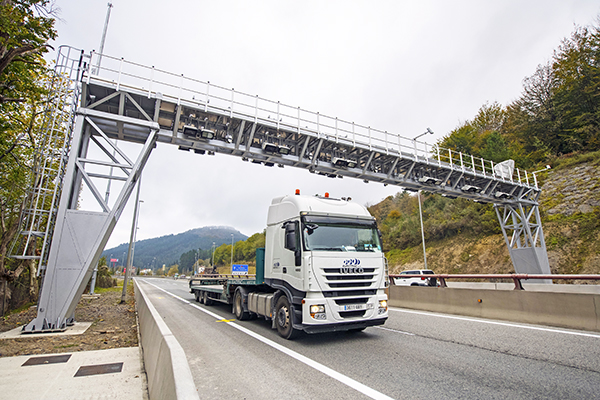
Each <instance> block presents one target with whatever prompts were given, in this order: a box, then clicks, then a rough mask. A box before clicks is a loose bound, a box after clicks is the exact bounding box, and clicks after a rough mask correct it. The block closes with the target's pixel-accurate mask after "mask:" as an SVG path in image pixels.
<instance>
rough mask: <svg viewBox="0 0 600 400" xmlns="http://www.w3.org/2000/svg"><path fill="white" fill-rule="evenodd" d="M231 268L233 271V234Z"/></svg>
mask: <svg viewBox="0 0 600 400" xmlns="http://www.w3.org/2000/svg"><path fill="white" fill-rule="evenodd" d="M231 268H232V271H233V233H232V234H231Z"/></svg>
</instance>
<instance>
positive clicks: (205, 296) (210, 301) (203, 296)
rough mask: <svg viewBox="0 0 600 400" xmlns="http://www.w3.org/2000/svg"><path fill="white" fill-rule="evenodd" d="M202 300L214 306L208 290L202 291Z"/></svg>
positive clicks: (205, 303)
mask: <svg viewBox="0 0 600 400" xmlns="http://www.w3.org/2000/svg"><path fill="white" fill-rule="evenodd" d="M202 302H203V303H204V305H207V306H212V304H213V300H212V299H211V298H210V297H208V292H202Z"/></svg>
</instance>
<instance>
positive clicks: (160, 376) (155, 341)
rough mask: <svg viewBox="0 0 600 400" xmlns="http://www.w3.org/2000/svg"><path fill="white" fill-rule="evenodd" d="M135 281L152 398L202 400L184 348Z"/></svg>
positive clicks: (145, 361) (142, 341)
mask: <svg viewBox="0 0 600 400" xmlns="http://www.w3.org/2000/svg"><path fill="white" fill-rule="evenodd" d="M133 281H134V288H135V303H136V307H137V312H138V320H139V324H140V338H141V346H142V351H143V356H144V366H145V368H146V374H147V375H148V392H149V397H150V399H151V400H152V399H199V397H198V391H197V390H196V385H195V384H194V379H193V377H192V372H191V371H190V366H189V364H188V362H187V359H186V357H185V352H184V351H183V348H182V347H181V345H180V344H179V342H178V341H177V339H175V337H174V336H173V333H171V330H170V329H169V328H168V327H167V324H165V323H164V321H163V320H162V318H161V317H160V315H159V314H158V312H157V311H156V309H155V308H154V306H153V305H152V303H151V302H150V301H149V300H148V298H147V296H146V294H145V293H144V290H143V289H142V288H141V287H140V286H139V284H138V282H137V281H136V280H135V279H134V280H133Z"/></svg>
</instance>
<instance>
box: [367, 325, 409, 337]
mask: <svg viewBox="0 0 600 400" xmlns="http://www.w3.org/2000/svg"><path fill="white" fill-rule="evenodd" d="M373 328H377V329H381V330H384V331H390V332H395V333H401V334H403V335H409V336H415V334H414V333H410V332H404V331H399V330H396V329H390V328H384V327H383V326H374V327H373Z"/></svg>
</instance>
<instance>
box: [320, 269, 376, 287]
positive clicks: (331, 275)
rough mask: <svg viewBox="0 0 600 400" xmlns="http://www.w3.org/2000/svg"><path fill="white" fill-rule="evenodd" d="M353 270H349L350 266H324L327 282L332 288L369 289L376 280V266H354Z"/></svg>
mask: <svg viewBox="0 0 600 400" xmlns="http://www.w3.org/2000/svg"><path fill="white" fill-rule="evenodd" d="M351 270H352V272H347V271H348V268H324V269H323V276H324V277H325V283H326V284H327V285H328V286H329V287H330V288H331V289H344V288H348V289H359V288H360V289H368V288H370V287H371V285H373V284H374V283H375V281H376V279H375V276H376V272H375V268H360V272H356V271H357V269H355V268H352V269H351Z"/></svg>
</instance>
